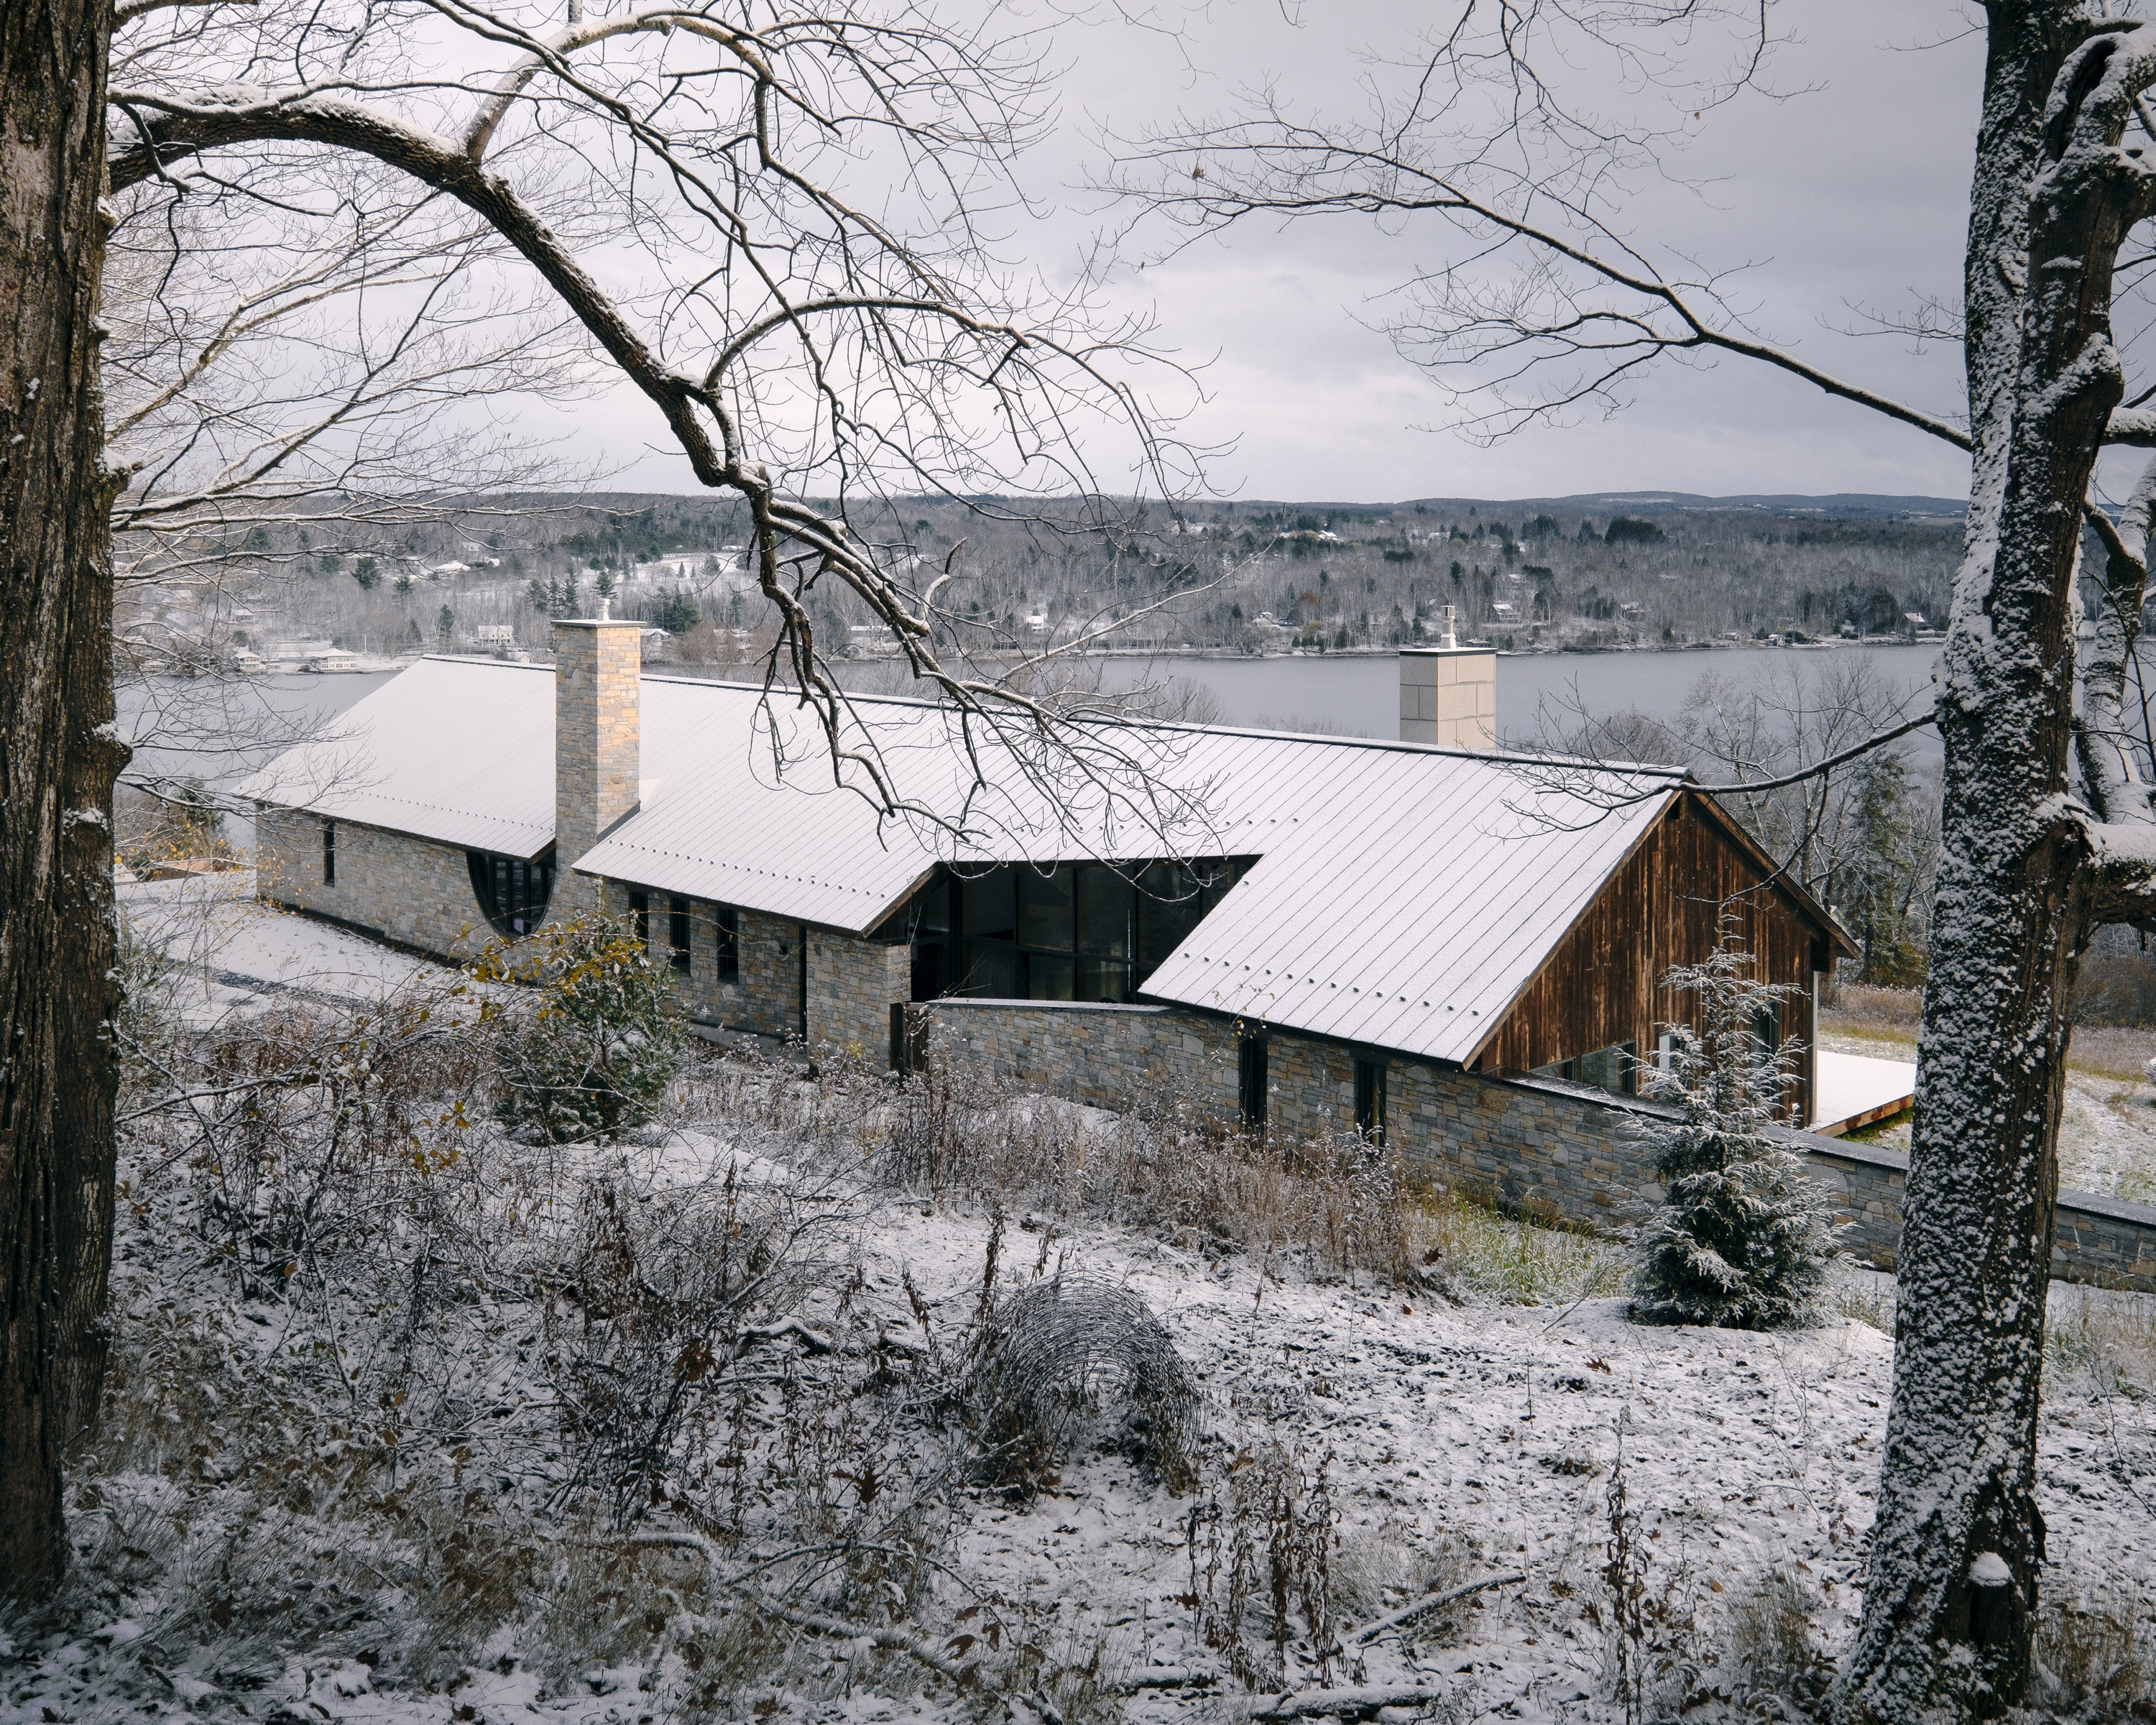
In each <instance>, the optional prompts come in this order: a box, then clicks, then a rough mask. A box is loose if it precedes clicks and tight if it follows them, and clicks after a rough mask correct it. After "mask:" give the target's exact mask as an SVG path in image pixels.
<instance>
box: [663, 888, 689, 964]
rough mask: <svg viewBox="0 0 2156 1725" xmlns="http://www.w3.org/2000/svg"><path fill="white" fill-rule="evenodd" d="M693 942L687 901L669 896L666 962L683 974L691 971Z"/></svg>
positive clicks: (667, 903) (667, 905)
mask: <svg viewBox="0 0 2156 1725" xmlns="http://www.w3.org/2000/svg"><path fill="white" fill-rule="evenodd" d="M695 942H696V935H695V932H694V931H693V927H692V925H691V923H690V912H689V901H688V900H686V899H685V898H674V897H669V898H668V899H667V901H666V962H667V963H669V964H670V965H672V966H673V968H675V969H676V970H678V971H680V973H681V974H682V975H684V976H687V975H690V973H691V969H692V967H693V966H694V964H695V962H696V957H695V954H696V947H695Z"/></svg>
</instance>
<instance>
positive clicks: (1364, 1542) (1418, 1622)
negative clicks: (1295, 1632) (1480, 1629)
mask: <svg viewBox="0 0 2156 1725" xmlns="http://www.w3.org/2000/svg"><path fill="white" fill-rule="evenodd" d="M1478 1568H1479V1566H1478V1564H1477V1563H1476V1555H1475V1550H1474V1548H1473V1547H1472V1546H1471V1544H1470V1543H1468V1541H1467V1540H1466V1539H1465V1538H1462V1537H1461V1536H1460V1534H1458V1533H1455V1532H1452V1531H1451V1530H1450V1529H1449V1528H1440V1529H1438V1530H1437V1532H1435V1533H1434V1534H1431V1535H1430V1536H1428V1537H1427V1538H1425V1537H1424V1536H1422V1535H1421V1534H1419V1532H1417V1531H1416V1530H1414V1528H1411V1527H1407V1526H1405V1525H1404V1524H1402V1523H1400V1522H1382V1523H1380V1524H1378V1525H1377V1526H1375V1527H1358V1528H1355V1529H1353V1530H1347V1529H1343V1530H1342V1532H1341V1534H1340V1537H1339V1544H1338V1548H1337V1550H1336V1551H1335V1553H1333V1558H1332V1600H1333V1604H1335V1605H1336V1606H1337V1607H1338V1608H1339V1610H1340V1612H1341V1614H1342V1617H1343V1618H1344V1619H1346V1620H1350V1621H1353V1622H1356V1623H1368V1622H1370V1621H1372V1620H1374V1619H1376V1618H1379V1617H1382V1616H1383V1615H1385V1614H1386V1613H1387V1612H1389V1611H1396V1610H1398V1609H1400V1608H1401V1607H1402V1606H1404V1605H1409V1604H1414V1601H1415V1600H1417V1599H1422V1598H1424V1597H1425V1596H1426V1595H1428V1594H1434V1593H1440V1592H1443V1591H1445V1589H1450V1588H1455V1587H1457V1586H1459V1585H1460V1584H1461V1583H1462V1582H1464V1581H1466V1580H1467V1579H1469V1578H1470V1577H1471V1576H1472V1575H1474V1574H1476V1573H1477V1570H1478ZM1485 1598H1486V1595H1484V1594H1469V1595H1468V1596H1467V1597H1466V1598H1465V1599H1455V1600H1453V1601H1452V1602H1451V1603H1450V1604H1445V1605H1441V1606H1440V1607H1439V1608H1438V1609H1435V1610H1434V1611H1430V1612H1427V1613H1425V1614H1424V1615H1422V1616H1419V1617H1416V1618H1414V1619H1411V1620H1409V1622H1408V1623H1406V1624H1405V1625H1402V1627H1401V1629H1400V1630H1399V1631H1398V1633H1399V1635H1400V1636H1401V1637H1402V1639H1403V1640H1404V1642H1406V1643H1408V1644H1409V1645H1413V1644H1414V1643H1415V1642H1418V1641H1430V1642H1435V1643H1437V1644H1438V1645H1445V1644H1447V1643H1450V1642H1451V1641H1454V1640H1457V1639H1458V1638H1459V1636H1460V1634H1461V1633H1462V1632H1463V1631H1464V1630H1466V1626H1467V1625H1468V1623H1469V1622H1470V1621H1471V1619H1472V1618H1473V1616H1474V1614H1475V1612H1476V1610H1477V1609H1479V1608H1480V1607H1481V1604H1483V1601H1484V1599H1485Z"/></svg>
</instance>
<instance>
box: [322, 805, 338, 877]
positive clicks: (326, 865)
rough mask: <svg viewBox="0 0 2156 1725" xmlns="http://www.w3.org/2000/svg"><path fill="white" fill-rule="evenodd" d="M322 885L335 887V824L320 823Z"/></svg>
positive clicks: (328, 821)
mask: <svg viewBox="0 0 2156 1725" xmlns="http://www.w3.org/2000/svg"><path fill="white" fill-rule="evenodd" d="M322 885H323V886H336V822H335V821H333V820H326V821H324V822H323V823H322Z"/></svg>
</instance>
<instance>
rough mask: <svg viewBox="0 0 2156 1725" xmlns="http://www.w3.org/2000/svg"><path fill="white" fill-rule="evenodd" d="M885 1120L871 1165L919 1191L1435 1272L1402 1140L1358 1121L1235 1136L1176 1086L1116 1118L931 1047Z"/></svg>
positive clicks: (1262, 1252)
mask: <svg viewBox="0 0 2156 1725" xmlns="http://www.w3.org/2000/svg"><path fill="white" fill-rule="evenodd" d="M880 1126H881V1131H882V1140H881V1147H880V1155H879V1156H878V1157H877V1158H876V1165H877V1167H878V1168H880V1170H881V1172H882V1173H884V1174H885V1177H886V1178H889V1179H890V1180H891V1181H892V1182H893V1183H896V1184H899V1185H902V1186H904V1187H906V1188H907V1189H911V1190H915V1191H920V1192H924V1193H927V1194H931V1195H933V1196H937V1197H944V1196H961V1195H963V1196H969V1197H975V1198H978V1199H982V1200H983V1201H987V1202H991V1203H993V1204H999V1205H1001V1206H1003V1207H1004V1208H1006V1209H1025V1208H1034V1207H1038V1208H1040V1209H1045V1210H1047V1211H1049V1212H1050V1214H1055V1215H1060V1216H1091V1217H1094V1218H1096V1219H1101V1220H1104V1221H1112V1222H1117V1223H1121V1224H1124V1225H1126V1226H1130V1227H1137V1228H1146V1229H1152V1230H1157V1231H1158V1233H1159V1235H1160V1236H1161V1237H1162V1238H1163V1239H1164V1240H1168V1241H1169V1242H1170V1243H1172V1244H1173V1245H1177V1246H1178V1247H1180V1248H1183V1249H1185V1250H1196V1251H1199V1252H1202V1253H1204V1254H1206V1255H1218V1254H1219V1253H1221V1252H1223V1251H1231V1250H1233V1251H1244V1252H1248V1253H1250V1254H1252V1255H1255V1256H1257V1257H1259V1258H1260V1259H1262V1260H1265V1261H1266V1262H1267V1263H1268V1264H1270V1263H1271V1262H1272V1261H1273V1260H1276V1259H1278V1258H1283V1257H1289V1256H1301V1257H1302V1258H1303V1259H1304V1260H1306V1262H1307V1263H1308V1264H1309V1265H1310V1266H1311V1267H1312V1269H1314V1270H1316V1271H1318V1272H1319V1273H1321V1274H1333V1275H1342V1276H1350V1277H1353V1276H1358V1275H1372V1276H1378V1277H1379V1278H1381V1279H1383V1280H1384V1281H1388V1282H1389V1283H1390V1284H1392V1285H1393V1286H1420V1285H1422V1284H1423V1283H1424V1281H1426V1280H1428V1277H1427V1276H1426V1274H1425V1270H1426V1266H1424V1263H1423V1261H1422V1260H1423V1259H1424V1256H1425V1255H1427V1254H1426V1249H1425V1245H1424V1240H1423V1239H1422V1235H1423V1232H1424V1230H1423V1229H1422V1227H1421V1224H1420V1223H1419V1210H1418V1201H1419V1199H1420V1198H1421V1197H1422V1195H1423V1194H1422V1191H1421V1189H1420V1188H1419V1186H1418V1184H1417V1183H1416V1182H1415V1181H1414V1178H1412V1176H1411V1175H1410V1173H1409V1169H1408V1168H1407V1165H1406V1163H1405V1162H1404V1160H1403V1159H1402V1158H1401V1157H1400V1156H1399V1153H1398V1152H1397V1151H1393V1150H1389V1149H1386V1148H1383V1147H1379V1146H1374V1145H1372V1144H1371V1143H1369V1142H1368V1141H1367V1140H1365V1139H1363V1138H1362V1137H1359V1136H1357V1135H1355V1134H1353V1133H1347V1134H1329V1135H1324V1136H1320V1137H1312V1138H1307V1139H1294V1138H1290V1137H1286V1136H1285V1135H1281V1134H1276V1133H1251V1132H1239V1131H1235V1130H1233V1129H1231V1128H1230V1127H1229V1126H1228V1125H1227V1124H1226V1123H1225V1122H1222V1121H1221V1120H1220V1119H1219V1117H1217V1115H1215V1114H1214V1112H1213V1111H1210V1110H1209V1109H1207V1108H1205V1107H1204V1106H1202V1105H1200V1104H1199V1103H1198V1102H1196V1101H1194V1100H1193V1099H1192V1098H1191V1097H1189V1096H1187V1095H1178V1094H1175V1093H1174V1092H1173V1091H1170V1092H1169V1093H1168V1095H1166V1096H1162V1097H1159V1098H1157V1099H1154V1100H1152V1101H1150V1102H1149V1103H1148V1104H1147V1105H1146V1106H1142V1107H1139V1108H1137V1109H1134V1110H1133V1111H1130V1112H1127V1113H1119V1114H1108V1113H1105V1112H1103V1111H1100V1110H1097V1109H1091V1108H1083V1107H1078V1106H1074V1105H1072V1104H1069V1103H1065V1102H1058V1101H1055V1100H1053V1099H1051V1098H1049V1097H1046V1096H1014V1095H1013V1094H1012V1091H1011V1087H1010V1086H1009V1084H1008V1083H1006V1082H1004V1081H999V1080H998V1079H997V1078H996V1077H995V1076H993V1074H991V1073H988V1072H986V1071H984V1070H981V1069H979V1068H978V1067H975V1066H973V1065H968V1064H967V1063H965V1062H963V1061H961V1060H954V1059H949V1058H946V1057H944V1056H943V1055H942V1052H941V1050H932V1057H931V1060H930V1064H929V1069H928V1070H927V1071H925V1072H922V1073H921V1074H918V1075H916V1076H913V1077H912V1078H911V1079H910V1080H909V1081H908V1082H907V1083H906V1085H905V1086H903V1087H902V1088H901V1090H900V1091H898V1092H897V1094H896V1096H893V1097H891V1100H890V1102H889V1105H888V1107H887V1108H886V1109H885V1112H884V1113H883V1115H882V1117H881V1121H880Z"/></svg>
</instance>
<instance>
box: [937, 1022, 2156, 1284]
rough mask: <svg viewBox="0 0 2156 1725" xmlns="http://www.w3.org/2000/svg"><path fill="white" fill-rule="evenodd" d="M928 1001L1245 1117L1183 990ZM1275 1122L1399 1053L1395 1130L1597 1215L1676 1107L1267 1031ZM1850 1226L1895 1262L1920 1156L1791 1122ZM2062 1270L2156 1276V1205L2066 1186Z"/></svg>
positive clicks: (1072, 1093) (1085, 1076) (1140, 1086)
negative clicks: (1912, 1168) (1132, 1002)
mask: <svg viewBox="0 0 2156 1725" xmlns="http://www.w3.org/2000/svg"><path fill="white" fill-rule="evenodd" d="M914 1010H915V1011H916V1013H918V1014H921V1015H923V1017H924V1018H925V1019H926V1020H927V1026H928V1035H929V1045H930V1048H931V1050H932V1052H931V1058H932V1059H949V1060H962V1061H965V1062H967V1063H968V1064H972V1065H978V1066H980V1067H982V1068H983V1069H985V1070H988V1071H990V1072H993V1073H994V1074H995V1075H996V1076H998V1077H999V1078H1001V1079H1002V1080H1004V1081H1005V1082H1007V1083H1009V1084H1011V1085H1014V1086H1020V1087H1023V1088H1024V1089H1028V1090H1035V1091H1045V1092H1047V1093H1049V1094H1050V1095H1055V1096H1067V1097H1069V1098H1070V1099H1071V1100H1072V1101H1081V1102H1086V1103H1090V1104H1091V1105H1093V1106H1096V1107H1103V1108H1116V1109H1127V1108H1129V1107H1130V1106H1132V1099H1133V1098H1136V1097H1157V1098H1161V1099H1166V1098H1168V1097H1169V1096H1182V1097H1184V1098H1188V1100H1190V1101H1193V1102H1195V1103H1197V1104H1198V1105H1199V1106H1203V1107H1206V1108H1209V1109H1211V1110H1214V1111H1216V1112H1217V1113H1218V1114H1219V1116H1220V1117H1223V1118H1232V1117H1234V1115H1235V1110H1236V1107H1237V1101H1238V1098H1237V1094H1236V1086H1237V1060H1236V1045H1237V1041H1238V1040H1239V1034H1240V1033H1239V1027H1238V1025H1237V1024H1236V1023H1235V1020H1233V1019H1224V1018H1217V1017H1213V1016H1211V1015H1209V1014H1201V1013H1193V1012H1188V1011H1186V1010H1183V1009H1181V1008H1174V1007H1158V1006H1089V1005H1079V1004H1069V1003H1063V1002H1047V1001H1012V1000H938V1001H933V1002H930V1003H927V1004H924V1005H922V1006H921V1007H917V1008H916V1009H914ZM1266 1040H1267V1043H1268V1045H1269V1046H1268V1058H1267V1063H1266V1064H1267V1079H1268V1085H1269V1091H1270V1094H1269V1098H1268V1114H1269V1117H1270V1126H1271V1128H1272V1129H1273V1130H1274V1131H1276V1132H1280V1133H1282V1134H1284V1135H1286V1136H1289V1137H1314V1136H1317V1135H1319V1134H1321V1133H1325V1132H1347V1131H1350V1130H1352V1129H1353V1126H1354V1123H1355V1071H1354V1065H1355V1060H1356V1058H1357V1055H1358V1052H1360V1053H1361V1054H1362V1055H1363V1057H1364V1058H1378V1059H1382V1060H1383V1061H1384V1065H1385V1068H1386V1091H1387V1105H1386V1115H1387V1134H1388V1141H1389V1142H1390V1143H1391V1144H1392V1145H1393V1146H1394V1147H1396V1148H1397V1149H1398V1150H1399V1152H1400V1153H1402V1155H1403V1156H1404V1157H1405V1158H1407V1159H1408V1160H1409V1163H1411V1164H1413V1165H1414V1166H1416V1167H1418V1168H1421V1169H1422V1170H1424V1172H1425V1173H1428V1174H1429V1175H1430V1177H1431V1178H1434V1179H1435V1180H1437V1181H1438V1182H1440V1183H1442V1184H1445V1185H1447V1186H1450V1187H1453V1188H1455V1189H1459V1190H1460V1191H1463V1192H1465V1193H1467V1194H1470V1195H1471V1196H1474V1197H1476V1198H1478V1199H1484V1200H1486V1201H1488V1202H1491V1203H1495V1204H1499V1205H1501V1206H1503V1207H1504V1208H1506V1209H1515V1210H1517V1209H1526V1210H1527V1212H1528V1213H1529V1214H1535V1215H1539V1216H1541V1217H1543V1218H1545V1219H1550V1220H1554V1221H1562V1222H1564V1223H1567V1224H1571V1225H1573V1226H1576V1227H1585V1228H1589V1229H1593V1230H1596V1231H1597V1232H1606V1231H1610V1230H1614V1229H1616V1228H1618V1227H1620V1226H1621V1225H1623V1224H1624V1222H1625V1219H1626V1216H1627V1214H1628V1213H1629V1212H1630V1211H1631V1210H1632V1209H1634V1208H1635V1206H1636V1205H1639V1204H1645V1203H1650V1202H1652V1201H1654V1200H1655V1199H1657V1198H1658V1197H1659V1196H1660V1195H1661V1189H1660V1187H1659V1185H1658V1184H1657V1183H1656V1181H1655V1171H1654V1161H1653V1158H1652V1156H1651V1155H1650V1153H1648V1150H1647V1147H1646V1146H1645V1142H1643V1139H1642V1137H1641V1135H1640V1127H1642V1126H1643V1125H1644V1124H1645V1122H1646V1120H1647V1119H1648V1118H1649V1117H1654V1116H1658V1115H1666V1113H1667V1112H1668V1111H1667V1110H1666V1109H1664V1108H1661V1107H1660V1106H1657V1105H1655V1104H1654V1103H1651V1102H1646V1101H1640V1100H1637V1099H1635V1098H1630V1097H1619V1096H1604V1095H1603V1094H1601V1093H1599V1092H1590V1091H1580V1090H1577V1089H1574V1088H1573V1087H1572V1086H1567V1085H1563V1084H1557V1083H1552V1082H1548V1081H1542V1080H1537V1079H1500V1078H1490V1077H1485V1076H1482V1075H1481V1074H1479V1073H1474V1072H1466V1071H1463V1070H1460V1069H1458V1068H1456V1067H1451V1066H1442V1065H1431V1064H1428V1063H1425V1062H1423V1061H1419V1060H1404V1059H1401V1058H1399V1057H1397V1056H1394V1057H1386V1056H1383V1055H1376V1054H1374V1052H1373V1051H1370V1050H1360V1051H1358V1050H1353V1049H1350V1048H1347V1047H1344V1046H1342V1045H1337V1044H1332V1043H1324V1042H1319V1041H1316V1040H1311V1039H1307V1038H1303V1037H1298V1036H1291V1035H1286V1034H1281V1032H1279V1031H1272V1032H1270V1033H1269V1034H1268V1035H1267V1039H1266ZM1789 1138H1790V1139H1791V1140H1792V1142H1794V1144H1795V1145H1796V1146H1797V1147H1798V1148H1799V1149H1800V1150H1801V1151H1802V1152H1803V1153H1804V1156H1805V1157H1806V1158H1807V1159H1808V1161H1809V1163H1810V1166H1811V1169H1812V1173H1813V1175H1814V1178H1817V1179H1818V1180H1820V1182H1821V1183H1823V1184H1824V1185H1825V1187H1826V1189H1827V1191H1828V1194H1829V1195H1830V1199H1831V1201H1832V1204H1833V1206H1834V1209H1835V1211H1836V1213H1837V1216H1838V1219H1840V1221H1841V1222H1842V1223H1844V1224H1846V1225H1845V1230H1844V1232H1843V1234H1842V1236H1841V1243H1842V1246H1843V1249H1844V1250H1846V1251H1847V1252H1849V1253H1850V1255H1851V1256H1852V1257H1854V1258H1856V1260H1858V1261H1859V1262H1861V1263H1864V1264H1867V1265H1870V1266H1873V1267H1875V1268H1877V1269H1881V1270H1891V1269H1892V1268H1893V1266H1894V1260H1895V1255H1896V1253H1897V1250H1899V1247H1900V1243H1901V1232H1902V1200H1903V1194H1904V1189H1905V1186H1906V1183H1907V1175H1908V1167H1909V1163H1908V1158H1907V1157H1905V1156H1901V1155H1897V1154H1896V1153H1894V1152H1892V1151H1889V1150H1881V1149H1878V1148H1876V1147H1872V1146H1871V1145H1866V1144H1856V1143H1850V1142H1845V1141H1843V1140H1840V1139H1833V1138H1818V1137H1812V1136H1811V1135H1810V1134H1809V1133H1808V1132H1791V1133H1790V1134H1789ZM2052 1274H2053V1276H2056V1277H2057V1278H2059V1279H2060V1280H2062V1281H2087V1282H2095V1283H2098V1284H2101V1285H2102V1286H2113V1287H2130V1288H2139V1289H2142V1290H2144V1291H2156V1209H2152V1208H2150V1207H2148V1206H2146V1205H2140V1204H2120V1203H2117V1202H2114V1201H2112V1200H2110V1199H2100V1198H2097V1197H2094V1196H2092V1195H2091V1194H2085V1193H2072V1192H2068V1193H2061V1194H2060V1198H2059V1207H2058V1223H2057V1239H2056V1245H2055V1247H2054V1250H2053V1262H2052Z"/></svg>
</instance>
